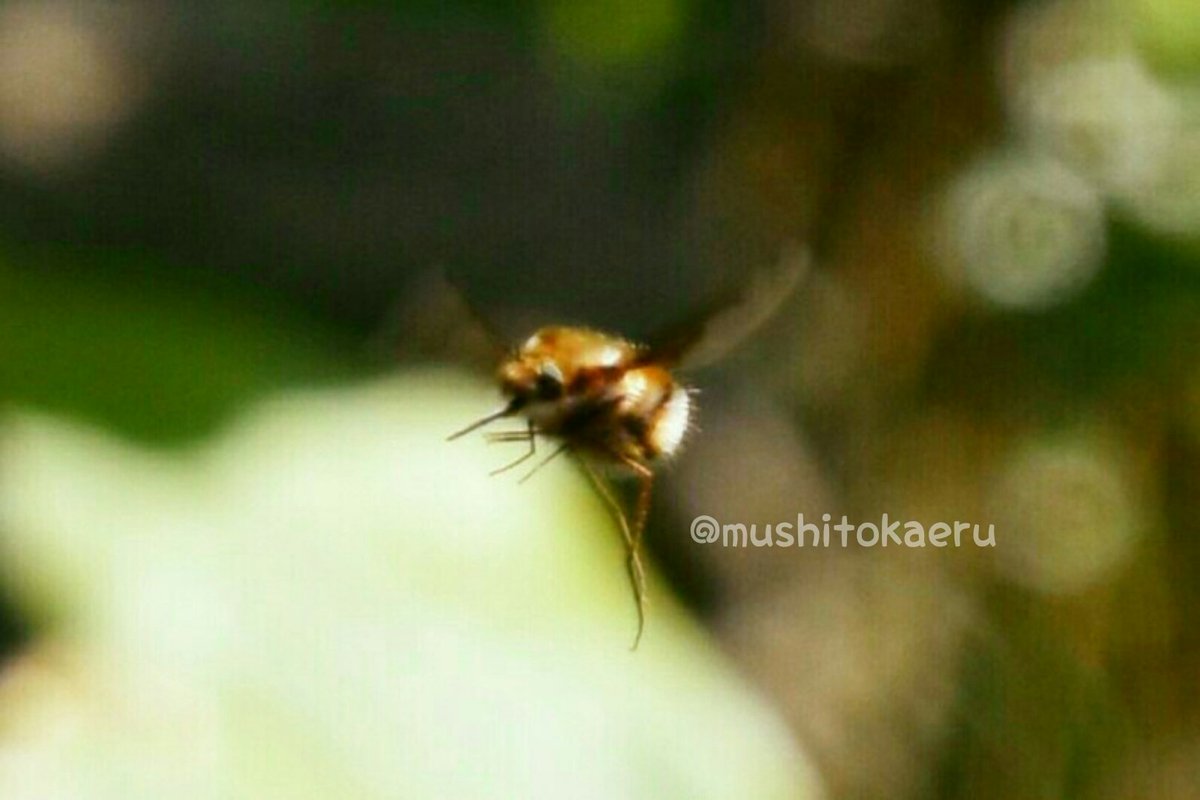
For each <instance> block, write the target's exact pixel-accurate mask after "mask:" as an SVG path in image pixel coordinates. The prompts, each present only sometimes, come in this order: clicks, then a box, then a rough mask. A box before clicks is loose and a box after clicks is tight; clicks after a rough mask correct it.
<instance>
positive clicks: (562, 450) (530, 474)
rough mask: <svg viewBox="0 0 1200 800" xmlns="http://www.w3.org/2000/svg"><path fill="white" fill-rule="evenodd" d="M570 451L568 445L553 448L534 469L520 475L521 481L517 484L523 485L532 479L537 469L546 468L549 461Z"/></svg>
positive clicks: (563, 444) (566, 443)
mask: <svg viewBox="0 0 1200 800" xmlns="http://www.w3.org/2000/svg"><path fill="white" fill-rule="evenodd" d="M570 449H571V445H570V443H569V442H563V443H562V444H560V445H559V446H558V447H556V448H554V452H552V453H551V454H550V455H548V456H546V457H545V458H543V459H542V460H541V461H540V462H538V465H537V466H536V467H534V468H533V469H531V470H529V472H526V473H525V474H524V475H522V476H521V480H519V481H517V483H524V482H525V481H527V480H529V479H530V478H532V477H533V476H534V473H536V472H537V471H538V470H539V469H541V468H542V467H544V466H546V465H547V464H549V463H550V462H551V461H553V460H554V459H556V458H558V457H559V456H561V455H562V454H563V453H565V452H567V451H568V450H570Z"/></svg>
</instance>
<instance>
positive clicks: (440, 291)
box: [374, 269, 511, 372]
mask: <svg viewBox="0 0 1200 800" xmlns="http://www.w3.org/2000/svg"><path fill="white" fill-rule="evenodd" d="M374 338H375V340H376V347H377V349H379V350H381V351H382V354H383V356H384V358H386V359H387V360H388V361H392V360H394V359H395V358H397V357H399V358H400V359H402V360H405V361H426V360H434V361H449V362H453V363H457V364H465V365H468V366H470V367H473V368H475V369H477V370H478V371H480V372H484V371H486V372H490V371H491V370H493V369H495V368H496V365H497V364H498V363H500V360H501V359H502V358H503V357H504V356H505V355H507V354H508V352H509V351H510V349H511V348H510V344H509V341H508V339H507V338H506V337H505V336H504V335H503V334H501V333H500V331H499V330H498V329H497V328H496V326H495V325H493V324H492V323H491V321H489V320H488V318H487V317H486V316H485V315H484V314H482V313H481V312H480V311H479V310H478V309H477V308H476V307H475V305H474V304H473V303H472V302H471V300H470V298H469V296H468V294H467V293H466V291H464V290H463V289H462V288H461V286H460V285H459V283H458V282H457V281H456V280H455V279H454V278H453V277H452V276H451V275H450V274H449V273H448V272H447V271H446V270H444V269H431V270H429V271H428V272H426V273H425V274H423V275H421V276H419V277H418V278H417V279H416V281H415V283H414V284H412V285H411V286H410V287H409V290H408V291H407V292H406V293H405V297H404V300H403V301H402V302H401V303H398V304H397V305H396V306H395V307H394V308H393V309H392V310H391V312H390V313H389V315H388V318H387V319H386V320H385V322H384V324H383V326H382V328H381V330H380V331H379V332H378V334H377V335H376V336H375V337H374Z"/></svg>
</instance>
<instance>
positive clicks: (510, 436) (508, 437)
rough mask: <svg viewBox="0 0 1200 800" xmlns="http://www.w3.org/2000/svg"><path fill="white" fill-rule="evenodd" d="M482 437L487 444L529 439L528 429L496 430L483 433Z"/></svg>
mask: <svg viewBox="0 0 1200 800" xmlns="http://www.w3.org/2000/svg"><path fill="white" fill-rule="evenodd" d="M483 438H484V441H486V442H487V443H488V444H504V443H507V442H527V441H529V431H528V430H524V431H498V432H496V433H485V434H484V435H483Z"/></svg>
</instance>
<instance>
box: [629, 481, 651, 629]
mask: <svg viewBox="0 0 1200 800" xmlns="http://www.w3.org/2000/svg"><path fill="white" fill-rule="evenodd" d="M625 463H626V465H628V466H629V468H630V469H632V470H633V471H634V472H636V473H637V475H638V478H639V479H640V480H641V484H640V486H639V487H638V497H637V507H636V509H635V510H634V514H633V531H632V534H631V536H630V538H631V540H632V544H631V545H630V547H629V579H630V581H632V582H633V585H634V593H635V594H636V595H637V601H638V607H639V611H638V616H639V618H641V617H642V616H644V614H643V612H642V610H641V607H642V606H644V605H645V602H646V573H645V570H644V569H643V568H642V534H643V533H645V532H646V520H647V518H648V517H649V516H650V498H651V496H652V493H653V490H654V472H653V471H652V470H651V469H650V468H649V467H647V466H646V465H645V464H639V463H638V462H636V461H626V462H625ZM641 638H642V630H641V627H640V626H639V627H638V634H637V638H635V639H634V640H633V648H632V649H634V650H636V649H637V646H638V642H639V641H641Z"/></svg>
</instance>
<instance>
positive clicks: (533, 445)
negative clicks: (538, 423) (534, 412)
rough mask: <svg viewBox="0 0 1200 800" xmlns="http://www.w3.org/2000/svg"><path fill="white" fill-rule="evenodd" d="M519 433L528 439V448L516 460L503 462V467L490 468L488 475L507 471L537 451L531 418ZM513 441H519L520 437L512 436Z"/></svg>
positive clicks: (535, 432)
mask: <svg viewBox="0 0 1200 800" xmlns="http://www.w3.org/2000/svg"><path fill="white" fill-rule="evenodd" d="M520 433H521V435H522V437H523V438H525V439H528V440H529V449H528V450H526V451H525V454H524V455H522V456H521V457H520V458H518V459H517V460H515V461H511V462H509V463H508V464H505V465H504V466H503V467H500V468H499V469H494V470H492V471H491V472H489V473H488V475H492V476H495V475H499V474H501V473H503V472H508V471H509V470H510V469H512V468H513V467H515V466H517V465H518V464H523V463H525V462H526V461H528V460H529V459H530V458H532V457H533V454H534V453H536V452H537V435H536V434H537V431H535V430H534V429H533V420H529V422H528V425H527V427H526V428H525V430H524V431H521V432H520ZM513 441H520V439H516V438H514V439H513Z"/></svg>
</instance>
